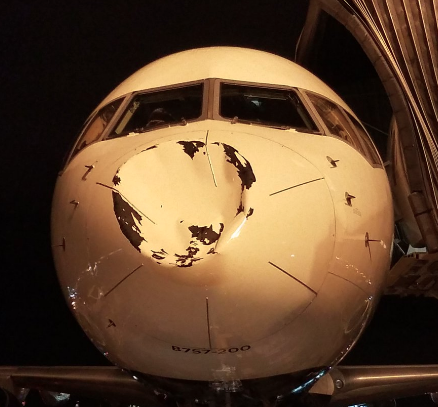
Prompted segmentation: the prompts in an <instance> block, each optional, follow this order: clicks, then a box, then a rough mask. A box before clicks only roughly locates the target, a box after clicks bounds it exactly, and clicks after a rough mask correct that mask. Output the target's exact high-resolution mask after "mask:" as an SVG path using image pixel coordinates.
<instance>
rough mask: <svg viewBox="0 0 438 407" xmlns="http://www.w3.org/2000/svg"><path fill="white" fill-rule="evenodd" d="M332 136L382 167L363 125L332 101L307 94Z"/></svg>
mask: <svg viewBox="0 0 438 407" xmlns="http://www.w3.org/2000/svg"><path fill="white" fill-rule="evenodd" d="M307 96H308V97H309V99H310V101H311V102H312V104H313V106H314V107H315V109H316V111H317V112H318V114H319V115H320V116H321V119H322V121H323V122H324V124H325V126H326V127H327V129H328V131H329V132H330V134H333V135H334V136H337V137H339V138H341V139H342V140H344V141H345V142H347V143H348V144H350V145H351V146H353V147H354V148H355V149H356V150H357V151H359V152H360V153H362V155H364V156H365V157H366V158H367V159H368V161H370V163H371V164H375V165H379V166H380V165H381V161H380V159H379V154H378V153H377V150H376V148H375V147H374V145H373V143H372V141H371V139H370V137H369V135H368V134H367V132H366V131H365V130H364V128H363V127H362V126H361V124H360V123H359V122H358V121H357V120H356V119H355V118H354V117H353V116H352V115H351V114H349V113H348V112H346V111H345V110H344V109H342V108H341V107H340V106H338V105H336V104H335V103H333V102H332V101H330V100H327V99H325V98H323V97H321V96H318V95H315V94H313V93H307Z"/></svg>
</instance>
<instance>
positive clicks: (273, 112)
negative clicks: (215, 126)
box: [219, 83, 318, 132]
mask: <svg viewBox="0 0 438 407" xmlns="http://www.w3.org/2000/svg"><path fill="white" fill-rule="evenodd" d="M219 114H220V116H222V117H223V118H225V119H230V120H233V121H234V122H239V123H249V124H256V125H257V124H258V125H265V126H271V127H280V128H285V129H296V130H300V131H311V132H314V131H318V128H317V127H316V125H315V123H314V122H313V120H312V118H311V117H310V115H309V113H308V112H307V110H306V109H305V108H304V106H303V105H302V103H301V101H300V99H299V97H298V95H297V94H296V93H295V92H294V91H293V90H292V89H287V90H286V89H270V88H262V87H256V86H245V85H237V84H228V83H221V86H220V104H219Z"/></svg>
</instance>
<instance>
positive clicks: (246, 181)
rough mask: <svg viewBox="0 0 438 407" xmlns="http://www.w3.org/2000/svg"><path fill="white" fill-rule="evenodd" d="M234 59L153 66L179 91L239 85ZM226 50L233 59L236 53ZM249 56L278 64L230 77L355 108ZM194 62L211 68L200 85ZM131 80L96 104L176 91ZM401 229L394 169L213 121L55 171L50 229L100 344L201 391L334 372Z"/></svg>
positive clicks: (61, 265)
mask: <svg viewBox="0 0 438 407" xmlns="http://www.w3.org/2000/svg"><path fill="white" fill-rule="evenodd" d="M214 50H216V51H214ZM223 50H224V49H223V48H213V49H207V50H206V51H205V53H206V54H207V55H199V51H200V50H195V51H188V52H185V53H182V54H177V56H171V57H168V58H170V59H171V61H170V62H169V63H168V65H166V58H165V59H163V60H162V64H161V67H160V61H158V62H156V63H154V64H155V65H154V64H152V65H153V67H152V68H151V69H152V70H154V69H155V70H156V71H157V72H160V71H162V72H164V74H163V75H162V76H166V75H171V74H166V72H168V70H169V69H173V71H174V72H173V73H174V75H175V77H177V78H176V79H175V82H174V83H176V84H179V83H184V82H190V81H193V80H197V79H199V80H201V79H204V78H219V79H221V78H223V79H227V80H229V79H230V78H228V77H227V76H226V75H227V74H226V73H225V72H224V71H221V69H218V71H215V70H214V69H213V68H214V64H215V61H217V60H220V61H222V62H221V63H223V59H224V54H223ZM225 50H228V51H227V54H226V55H228V57H229V58H231V59H232V58H233V57H234V58H235V59H236V58H237V59H238V56H235V55H238V54H239V49H230V48H225ZM201 51H202V50H201ZM190 52H195V54H196V53H198V54H197V55H195V56H193V54H192V55H190ZM215 52H216V53H219V55H218V57H217V58H216V59H215V58H214V54H215ZM243 52H244V53H248V52H250V55H253V54H254V58H256V59H257V58H258V59H259V60H260V61H264V59H266V58H267V59H268V60H269V61H268V62H269V64H268V63H267V65H269V66H270V67H271V70H270V73H269V75H265V76H263V71H261V72H259V71H257V75H258V76H257V78H255V77H254V75H255V74H252V73H251V72H250V70H249V68H248V69H246V72H245V69H244V67H242V68H241V71H239V73H238V74H236V78H234V79H235V80H240V81H243V80H244V81H245V82H248V83H264V84H267V83H268V84H271V85H276V84H278V85H282V86H295V87H298V88H301V89H309V87H311V86H314V88H312V89H310V90H311V91H312V92H315V93H318V94H319V95H322V96H324V97H326V98H328V99H330V100H333V101H334V102H335V103H337V104H339V105H341V106H342V107H343V108H344V109H348V108H347V107H346V106H345V105H344V104H343V102H342V101H341V100H340V99H339V98H338V97H337V96H333V95H334V94H333V93H332V91H330V90H328V88H327V87H325V85H324V86H323V85H320V83H319V82H317V86H316V85H312V83H313V84H314V82H312V78H314V77H313V76H312V75H311V74H309V73H308V72H306V71H304V70H303V69H302V68H299V67H297V66H296V65H294V64H292V63H290V62H287V64H290V65H292V66H293V68H290V69H294V70H296V72H299V73H300V75H301V76H300V77H296V78H295V79H294V80H295V81H296V82H297V83H295V84H285V83H284V79H283V78H282V77H281V74H280V73H279V77H280V78H279V79H278V81H277V82H274V81H273V80H272V79H270V78H271V77H274V76H275V69H274V68H275V63H274V62H275V61H277V60H279V61H280V62H278V63H279V64H280V65H281V66H283V65H282V64H286V63H285V62H284V61H285V60H283V59H281V58H278V57H274V56H271V55H269V54H266V53H260V52H257V51H252V50H243ZM201 54H202V52H201ZM178 55H179V58H180V61H179V64H178V66H180V69H179V70H178V72H176V71H175V68H174V67H175V64H176V61H175V58H176V59H178ZM248 55H249V54H248ZM248 55H246V54H245V56H244V57H242V64H244V60H245V59H246V60H247V59H248ZM193 59H195V63H193V66H198V65H199V64H201V63H202V61H204V62H203V63H204V64H210V65H213V68H212V67H211V66H210V67H209V69H210V70H211V71H212V73H211V74H210V75H209V76H205V75H206V74H205V73H202V75H204V76H199V77H196V78H194V77H193V78H192V77H191V76H193V75H198V73H193V70H194V68H193V69H190V68H189V66H186V65H187V64H189V62H190V61H192V62H193ZM184 60H185V61H187V62H186V64H184V63H183V62H184ZM163 61H164V62H163ZM273 61H274V62H273ZM247 63H248V64H250V63H251V64H252V62H251V61H248V62H247ZM272 64H274V65H272ZM260 65H263V63H262V62H261V63H260ZM260 65H259V66H260ZM190 66H192V65H190ZM224 66H225V68H223V70H225V69H230V68H229V64H228V65H227V64H225V63H224ZM251 66H253V64H252V65H251ZM172 67H173V68H172ZM183 68H184V69H187V72H189V73H190V74H189V73H188V74H187V75H188V76H189V77H188V78H181V76H182V74H181V72H180V71H181V70H184V69H183ZM144 69H147V67H146V68H144ZM254 69H255V68H254ZM284 69H285V70H286V68H284ZM139 72H140V73H141V71H139ZM278 72H281V67H279V68H278ZM152 73H153V72H152ZM152 73H151V72H149V73H148V74H147V75H144V76H145V78H149V77H150V76H153V75H152ZM286 73H287V72H286ZM286 73H284V75H283V76H284V77H287V75H286ZM135 75H137V74H134V75H133V78H134V77H135ZM142 75H143V74H142ZM190 75H191V76H190ZM199 75H201V73H199ZM140 76H141V75H140ZM259 77H260V79H259ZM134 79H135V78H134ZM134 79H131V80H128V81H126V83H127V85H126V83H125V87H123V86H122V85H121V87H119V88H118V89H119V90H118V91H117V90H116V91H117V92H118V93H117V92H116V94H114V93H113V94H112V95H110V96H109V97H108V98H107V99H106V100H105V101H104V102H103V103H102V104H101V105H100V107H99V108H101V107H102V106H105V104H107V103H108V102H111V101H112V100H114V99H116V98H117V97H119V96H123V95H128V94H130V92H133V91H137V90H144V89H148V88H155V87H160V86H168V85H169V83H165V82H166V80H165V79H163V81H164V82H163V83H156V84H153V85H149V84H146V85H145V84H144V83H141V82H142V81H141V78H140V79H139V78H138V77H137V79H135V80H134ZM148 80H149V79H148ZM309 84H310V85H309ZM315 86H316V88H315ZM129 87H130V88H129ZM209 92H213V90H212V89H210V90H209ZM215 97H216V96H215ZM122 108H123V106H122ZM312 117H313V119H314V120H315V122H316V123H317V125H318V127H319V128H321V124H320V122H321V120H320V119H318V114H317V113H316V112H315V111H314V110H313V111H312ZM392 230H393V218H392V206H391V196H390V190H389V187H388V182H387V177H386V173H385V171H384V169H383V167H382V166H381V165H372V164H371V163H370V161H369V160H367V159H366V158H365V157H364V156H363V155H362V154H361V153H360V152H359V151H357V150H356V149H355V148H353V147H352V146H351V145H350V144H348V143H347V142H345V141H344V140H342V139H340V138H339V137H334V136H330V135H325V134H324V132H306V131H303V130H300V131H297V130H294V129H280V128H273V127H268V126H259V125H256V124H248V123H241V122H239V121H237V120H235V122H233V121H230V120H228V121H227V120H215V119H214V117H213V118H211V117H209V116H208V115H207V116H206V117H204V118H202V119H201V120H197V121H193V122H189V123H186V122H185V121H183V122H181V123H180V124H177V125H173V126H170V127H167V126H166V127H160V128H157V129H156V130H151V131H144V132H132V133H130V134H128V135H126V136H124V137H117V138H112V139H107V140H104V141H99V142H94V143H92V144H90V145H89V146H88V147H87V148H84V149H81V150H80V151H79V152H78V153H77V154H76V155H75V156H74V157H72V158H71V160H70V162H69V163H68V165H67V166H66V167H65V169H64V171H63V172H62V174H61V175H60V177H59V180H58V183H57V187H56V192H55V197H54V203H53V219H52V235H53V245H54V246H55V247H54V257H55V262H56V267H57V270H58V273H59V279H60V282H61V286H62V288H63V290H64V294H65V296H66V298H67V301H68V303H69V304H70V306H71V309H72V311H73V313H74V315H75V316H76V318H77V319H78V321H79V323H80V324H81V326H82V327H83V329H84V330H85V332H86V333H87V334H88V336H89V337H90V338H91V339H92V340H93V342H94V343H95V345H96V346H97V347H98V348H99V349H100V350H101V351H102V352H103V353H104V354H105V355H106V356H107V357H108V358H109V359H110V360H111V361H112V362H114V363H116V364H117V365H119V366H121V367H124V368H126V369H128V370H131V371H136V372H142V373H145V374H150V375H156V376H163V377H169V378H177V379H188V380H205V381H232V380H241V379H253V378H262V377H270V376H275V375H280V374H285V373H293V372H299V371H305V370H311V369H318V368H321V367H327V366H332V365H334V364H336V363H337V362H338V361H339V360H340V359H341V358H342V357H343V356H344V355H345V354H346V352H347V351H348V350H349V349H350V347H351V346H352V345H353V344H354V342H355V341H356V340H357V338H358V336H359V335H360V333H361V332H362V330H363V328H364V326H365V324H366V323H367V321H368V319H369V317H370V316H371V314H372V312H373V310H374V308H375V305H376V303H377V300H378V298H379V296H380V294H381V290H382V287H383V284H384V282H385V273H386V271H387V270H388V267H389V259H390V251H391V245H392Z"/></svg>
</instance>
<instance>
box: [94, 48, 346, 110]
mask: <svg viewBox="0 0 438 407" xmlns="http://www.w3.org/2000/svg"><path fill="white" fill-rule="evenodd" d="M225 48H226V49H225ZM257 53H258V54H259V56H261V55H263V61H262V60H261V59H262V58H255V56H254V55H255V54H254V50H249V49H245V48H238V47H210V48H201V49H195V50H188V51H183V52H179V53H176V54H173V55H169V56H167V57H164V58H161V59H159V60H158V61H155V62H153V63H151V64H149V65H146V66H145V67H144V68H142V69H140V70H139V71H137V72H136V73H135V74H133V75H132V76H130V77H129V78H128V79H126V80H125V81H124V82H123V83H122V84H120V85H119V86H118V87H117V88H116V89H115V90H114V91H112V92H111V93H110V94H109V95H108V96H107V97H106V98H105V99H104V100H103V101H102V103H101V104H100V105H99V106H98V107H97V108H96V110H98V109H99V108H100V107H101V106H104V105H105V104H107V103H108V102H110V101H112V100H114V99H116V98H118V97H120V96H122V95H126V94H128V93H131V92H133V91H135V90H139V89H153V88H159V87H163V86H168V85H172V84H175V83H185V82H191V81H196V80H199V79H205V78H222V79H230V80H239V81H247V82H254V83H266V84H272V85H286V86H292V87H295V86H299V87H302V88H304V89H308V90H311V91H313V92H316V93H319V94H322V95H326V96H327V97H328V98H330V99H332V100H334V101H336V103H338V104H340V105H341V106H342V107H344V108H345V109H347V110H348V111H350V112H351V110H350V108H349V107H348V106H347V105H346V104H345V102H343V101H342V99H341V98H340V97H339V96H338V95H337V94H336V93H335V92H333V90H331V89H330V88H329V87H328V86H327V85H326V84H325V83H324V82H322V81H321V80H320V79H319V78H317V77H316V76H315V75H313V74H311V73H310V72H308V71H305V70H302V69H301V68H300V67H298V65H297V66H296V67H294V66H293V65H291V63H290V61H289V60H287V59H284V58H281V57H278V56H275V58H272V54H269V53H267V52H262V51H257ZM187 58H190V60H191V61H193V65H191V66H192V68H191V69H190V70H187V69H182V68H183V67H185V64H186V61H187ZM205 60H209V61H211V62H212V63H211V64H210V65H209V66H208V67H207V66H206V64H205ZM297 67H298V68H297Z"/></svg>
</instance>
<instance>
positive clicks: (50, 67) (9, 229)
mask: <svg viewBox="0 0 438 407" xmlns="http://www.w3.org/2000/svg"><path fill="white" fill-rule="evenodd" d="M306 9H307V2H306V1H305V0H289V1H287V0H270V1H268V0H266V1H257V2H256V1H250V0H242V1H220V2H219V1H215V2H214V1H209V0H205V1H194V0H185V1H179V2H176V1H172V2H171V1H159V0H156V1H150V0H144V1H137V2H136V1H123V2H121V1H120V2H87V1H75V2H67V1H62V0H61V1H56V2H55V1H53V2H48V1H47V2H44V1H42V2H30V1H29V2H26V1H15V2H9V3H7V4H6V3H4V4H3V5H0V91H1V99H0V100H1V102H0V104H1V107H0V109H1V110H0V123H1V127H0V129H1V136H0V137H1V141H2V143H1V148H0V157H1V160H0V163H1V164H0V168H1V173H2V177H1V185H2V188H1V191H2V192H1V208H0V209H1V213H0V216H1V218H0V219H1V222H2V227H1V253H2V256H1V258H2V262H1V268H0V270H1V271H0V365H40V364H42V365H53V364H75V365H86V364H105V363H107V362H106V360H105V358H104V357H103V356H101V355H100V353H99V352H98V351H97V350H96V349H95V348H94V346H93V345H92V344H91V343H90V342H89V341H88V339H87V338H86V336H85V334H84V333H82V331H81V329H80V328H79V326H78V325H77V323H76V322H75V320H74V319H73V317H72V315H71V314H70V312H69V310H68V309H67V306H66V305H65V303H64V300H63V298H62V296H61V293H60V290H59V287H58V282H57V279H56V273H55V270H54V267H53V263H52V258H51V242H50V206H51V197H52V191H53V188H54V183H55V181H56V177H57V172H58V170H59V169H60V166H61V163H62V159H63V156H64V155H65V153H66V152H67V151H68V149H69V148H70V145H71V143H72V142H73V141H74V139H75V136H76V135H77V133H78V131H79V130H80V127H81V125H82V123H83V122H84V121H85V119H86V118H87V116H88V115H89V114H90V113H91V111H92V110H93V109H94V107H95V106H97V104H98V103H99V102H100V101H101V100H102V99H103V98H104V97H105V96H106V95H107V94H108V93H109V92H110V91H111V90H112V89H113V88H114V87H115V86H116V85H118V84H119V83H120V82H121V81H122V80H123V79H125V78H126V77H127V76H128V75H130V74H131V73H133V72H134V71H136V70H137V69H139V68H140V67H142V66H144V65H145V64H147V63H149V62H151V61H153V60H155V59H157V58H159V57H162V56H165V55H168V54H171V53H174V52H177V51H182V50H185V49H190V48H196V47H203V46H213V45H232V46H241V47H250V48H256V49H261V50H264V51H269V52H272V53H275V54H278V55H281V56H283V57H286V58H289V59H293V57H294V51H295V44H296V42H297V39H298V37H299V34H300V30H301V27H302V25H303V23H304V19H305V13H306ZM312 69H313V71H314V72H315V73H316V74H317V75H319V76H320V77H321V78H322V79H323V80H325V81H326V82H327V83H328V84H329V85H331V86H332V87H333V88H334V89H335V90H336V91H337V92H338V93H340V94H341V96H342V97H343V98H344V99H345V100H346V101H347V103H349V104H350V105H351V106H352V108H353V110H355V111H356V113H357V114H358V116H359V117H360V118H361V119H362V120H363V121H364V122H365V123H367V124H369V125H370V126H372V127H374V128H377V129H379V130H380V131H378V130H377V131H376V130H373V137H374V139H375V141H376V144H377V145H378V147H379V149H380V150H381V152H382V153H383V154H385V149H386V148H385V146H386V136H385V135H384V133H385V132H387V128H388V124H389V119H390V115H391V111H390V107H389V105H388V101H387V99H386V96H385V93H384V90H383V88H382V86H381V85H380V82H379V80H378V78H377V76H376V74H375V72H374V70H373V68H372V66H371V65H370V63H369V62H368V60H367V59H366V57H365V56H364V54H363V53H362V50H361V49H360V48H359V46H358V45H357V44H356V43H355V40H354V39H353V38H352V37H351V36H350V35H349V34H348V33H347V31H346V30H345V29H344V28H343V27H342V26H340V25H339V24H338V23H336V22H335V21H330V20H329V22H328V24H327V30H326V32H325V34H324V37H323V40H322V42H321V43H320V46H319V47H318V49H316V50H315V58H314V62H313V64H312ZM370 128H371V127H370ZM382 132H383V133H382ZM437 324H438V300H433V299H425V298H420V299H399V298H384V299H383V300H382V302H381V305H380V306H379V308H378V311H377V313H376V315H375V318H374V320H373V322H372V323H371V325H370V327H369V328H368V329H367V331H366V333H365V335H364V336H363V338H362V339H361V340H360V341H359V343H358V344H357V346H356V348H355V349H354V350H353V351H352V352H351V353H350V355H349V356H348V357H347V359H346V360H345V363H350V364H387V363H390V364H408V363H418V364H422V363H428V364H431V363H438V346H437V344H438V327H437Z"/></svg>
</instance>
